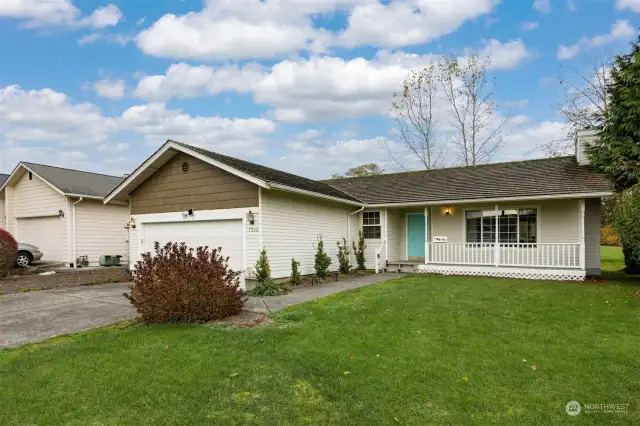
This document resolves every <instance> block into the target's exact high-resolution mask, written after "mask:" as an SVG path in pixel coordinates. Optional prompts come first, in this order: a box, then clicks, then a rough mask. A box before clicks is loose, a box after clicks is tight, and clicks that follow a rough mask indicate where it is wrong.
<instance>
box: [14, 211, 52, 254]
mask: <svg viewBox="0 0 640 426" xmlns="http://www.w3.org/2000/svg"><path fill="white" fill-rule="evenodd" d="M18 240H20V242H21V243H26V244H33V245H34V246H36V247H38V248H39V249H40V250H41V251H42V253H43V254H44V256H43V257H42V260H48V261H52V262H62V251H63V247H62V219H60V218H59V217H58V216H54V217H34V218H22V219H18Z"/></svg>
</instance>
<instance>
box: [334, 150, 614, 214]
mask: <svg viewBox="0 0 640 426" xmlns="http://www.w3.org/2000/svg"><path fill="white" fill-rule="evenodd" d="M324 182H326V183H329V184H331V185H332V186H335V187H336V188H339V189H341V190H342V191H344V192H346V193H349V194H351V195H352V196H354V197H357V198H359V199H361V200H362V201H364V202H365V203H368V204H386V203H390V204H391V203H409V202H434V201H448V200H468V199H491V198H511V197H533V196H545V195H565V194H566V195H570V194H585V193H602V192H610V191H612V186H611V183H610V182H609V181H608V180H607V179H606V178H604V177H603V176H601V175H599V174H597V173H595V172H593V171H591V170H590V169H589V167H585V166H580V165H578V163H577V162H576V160H575V157H559V158H545V159H540V160H527V161H514V162H508V163H495V164H483V165H479V166H470V167H454V168H449V169H439V170H428V171H417V172H405V173H392V174H384V175H378V176H369V177H361V178H344V179H331V180H326V181H324Z"/></svg>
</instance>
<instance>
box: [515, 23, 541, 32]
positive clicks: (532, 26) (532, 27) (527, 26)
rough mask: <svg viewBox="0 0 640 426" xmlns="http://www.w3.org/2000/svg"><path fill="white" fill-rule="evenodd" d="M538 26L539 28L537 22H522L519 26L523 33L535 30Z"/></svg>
mask: <svg viewBox="0 0 640 426" xmlns="http://www.w3.org/2000/svg"><path fill="white" fill-rule="evenodd" d="M539 26H540V22H538V21H531V22H522V23H521V24H520V28H521V29H523V30H525V31H531V30H535V29H536V28H538V27H539Z"/></svg>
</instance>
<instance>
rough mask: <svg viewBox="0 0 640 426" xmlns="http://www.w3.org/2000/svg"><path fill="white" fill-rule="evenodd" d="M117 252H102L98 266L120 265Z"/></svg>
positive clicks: (119, 257)
mask: <svg viewBox="0 0 640 426" xmlns="http://www.w3.org/2000/svg"><path fill="white" fill-rule="evenodd" d="M121 258H122V256H120V255H119V254H104V255H102V256H100V266H120V259H121Z"/></svg>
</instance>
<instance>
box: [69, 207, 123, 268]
mask: <svg viewBox="0 0 640 426" xmlns="http://www.w3.org/2000/svg"><path fill="white" fill-rule="evenodd" d="M75 209H76V210H75V211H76V255H77V256H89V262H90V263H91V264H97V263H98V261H99V258H100V256H101V255H106V254H110V255H121V256H122V263H123V264H126V263H127V259H128V253H129V246H128V243H127V240H128V233H127V229H125V227H124V226H125V223H126V221H127V219H128V218H129V206H123V205H116V204H107V205H104V204H103V203H102V202H101V201H93V200H83V201H81V202H80V203H78V204H77V205H76V207H75Z"/></svg>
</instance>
